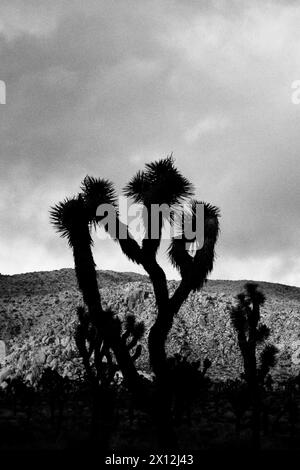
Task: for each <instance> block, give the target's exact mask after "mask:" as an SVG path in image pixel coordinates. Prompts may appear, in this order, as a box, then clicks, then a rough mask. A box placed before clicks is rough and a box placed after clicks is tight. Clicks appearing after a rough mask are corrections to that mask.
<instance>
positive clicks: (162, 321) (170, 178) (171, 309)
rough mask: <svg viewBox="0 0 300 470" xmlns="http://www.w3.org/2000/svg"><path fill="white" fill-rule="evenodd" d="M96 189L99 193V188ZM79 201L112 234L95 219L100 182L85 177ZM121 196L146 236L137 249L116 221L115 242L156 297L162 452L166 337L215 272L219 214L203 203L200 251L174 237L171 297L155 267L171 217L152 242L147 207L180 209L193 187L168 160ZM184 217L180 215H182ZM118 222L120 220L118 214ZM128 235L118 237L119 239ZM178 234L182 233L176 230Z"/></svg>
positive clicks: (153, 338)
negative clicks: (175, 275)
mask: <svg viewBox="0 0 300 470" xmlns="http://www.w3.org/2000/svg"><path fill="white" fill-rule="evenodd" d="M99 186H100V188H99ZM82 190H83V195H84V196H83V197H84V200H85V201H86V204H87V205H88V207H89V208H90V213H91V215H92V216H93V215H94V218H93V222H94V223H95V224H99V225H100V226H101V225H102V226H104V229H105V230H107V231H108V233H109V231H110V228H109V226H108V224H106V225H104V218H103V217H102V218H101V217H97V215H96V211H97V207H98V206H99V204H100V203H101V198H102V194H103V193H102V192H101V191H102V187H101V184H100V182H99V180H96V179H94V178H91V177H86V178H85V180H84V182H83V185H82ZM124 194H125V195H126V196H127V197H130V198H132V199H133V201H134V202H135V203H140V204H142V206H143V208H144V209H145V210H144V211H143V221H144V225H145V236H144V238H143V240H142V243H141V245H140V244H139V243H138V242H137V241H136V240H135V239H134V238H133V237H132V236H131V234H130V232H129V229H128V227H127V226H125V227H124V224H122V223H121V222H120V220H119V219H118V222H119V224H118V227H119V229H118V230H117V231H116V233H115V234H114V238H115V240H116V241H117V242H119V244H120V247H121V249H122V251H123V252H124V254H125V255H126V256H127V257H128V258H129V259H130V260H131V261H133V262H135V263H137V264H139V265H141V266H142V267H143V268H144V269H145V271H146V272H147V273H148V275H149V277H150V280H151V282H152V284H153V289H154V294H155V297H156V305H157V317H156V321H155V323H154V325H153V326H152V328H151V331H150V334H149V342H148V344H149V355H150V362H151V367H152V369H153V372H154V373H155V375H156V380H157V384H158V390H159V392H158V397H157V400H156V401H157V406H156V411H157V413H156V415H157V420H158V424H159V430H160V431H161V432H160V437H161V440H162V442H163V444H162V445H163V447H164V448H165V449H166V448H167V447H173V446H174V436H171V434H172V432H171V431H170V430H171V428H172V426H171V422H170V420H171V414H170V412H169V411H170V407H169V395H170V393H169V390H168V389H169V384H168V383H167V376H168V374H167V357H166V351H165V343H166V339H167V335H168V333H169V331H170V329H171V327H172V324H173V319H174V315H176V314H177V313H178V311H179V309H180V307H181V305H182V304H183V302H184V301H185V300H186V299H187V297H188V296H189V294H190V292H191V291H195V290H198V289H200V288H201V287H202V286H203V284H204V282H205V281H206V278H207V275H208V274H209V272H210V271H211V270H212V268H213V262H214V254H215V252H214V249H215V243H216V241H217V238H218V233H219V222H218V218H219V210H218V209H217V208H216V207H214V206H212V205H210V204H207V203H203V204H204V243H203V246H201V247H199V246H196V247H194V248H195V249H194V253H193V254H191V252H190V251H189V250H187V249H186V247H187V243H189V244H190V246H192V245H193V242H195V240H188V239H187V238H186V237H185V234H184V233H183V230H182V233H181V234H180V236H177V237H173V238H172V240H171V242H170V246H169V258H170V261H171V263H172V264H173V265H174V266H175V267H176V268H177V269H178V271H179V272H180V275H181V282H180V283H179V286H178V287H177V289H176V290H175V292H174V293H173V294H172V295H170V293H169V291H168V286H167V279H166V275H165V272H164V271H163V269H162V268H161V266H160V265H159V263H158V261H157V252H158V249H159V247H160V244H161V238H162V229H163V225H164V223H165V222H169V223H172V222H173V220H172V216H170V215H169V214H168V215H167V216H166V215H165V214H164V213H161V216H160V219H159V224H158V231H157V235H158V236H156V238H153V237H151V233H152V228H153V224H154V221H153V220H152V213H151V207H152V205H154V204H159V205H163V204H166V205H168V206H172V207H174V208H177V209H178V205H179V203H180V202H182V201H183V200H185V201H186V200H187V199H188V198H190V197H191V196H192V194H193V187H192V184H191V183H190V182H189V181H188V180H187V179H186V178H185V177H184V176H182V175H181V173H180V172H179V171H178V169H177V168H176V167H175V164H174V159H173V157H172V155H171V156H169V157H167V158H165V159H161V160H158V161H155V162H152V163H148V164H146V167H145V170H144V171H139V172H138V173H137V174H136V175H135V176H134V177H133V178H132V179H131V181H130V182H129V183H128V184H127V186H126V187H125V188H124ZM197 203H198V201H196V200H193V199H189V200H188V203H187V205H188V213H189V218H190V224H191V225H193V226H195V224H196V217H197V214H196V204H197ZM182 215H183V214H182ZM116 217H117V218H118V213H117V208H116ZM121 229H122V232H123V233H124V230H125V233H126V237H121V236H120V233H121ZM180 229H182V227H180Z"/></svg>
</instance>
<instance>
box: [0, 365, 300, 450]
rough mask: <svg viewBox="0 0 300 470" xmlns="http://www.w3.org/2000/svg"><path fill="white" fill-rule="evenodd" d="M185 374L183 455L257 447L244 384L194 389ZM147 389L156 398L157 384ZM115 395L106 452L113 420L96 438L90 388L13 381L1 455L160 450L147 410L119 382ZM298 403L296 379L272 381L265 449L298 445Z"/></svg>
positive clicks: (178, 422) (55, 379) (180, 410)
mask: <svg viewBox="0 0 300 470" xmlns="http://www.w3.org/2000/svg"><path fill="white" fill-rule="evenodd" d="M181 374H182V373H181ZM182 375H184V374H182ZM182 375H181V378H180V381H179V384H177V393H175V390H176V388H174V394H173V397H172V414H173V417H174V430H175V432H176V435H177V438H178V449H177V452H181V453H187V452H199V451H202V450H212V449H216V450H220V451H224V450H226V451H228V450H234V449H249V448H251V447H252V409H251V402H250V401H249V397H248V396H247V391H246V385H245V382H243V381H228V382H226V383H212V382H210V381H209V380H204V381H203V378H202V376H201V374H200V376H199V377H198V383H196V381H197V378H196V379H195V377H193V378H192V379H191V380H192V381H193V388H191V385H192V384H191V383H189V382H188V379H187V377H184V379H185V381H184V383H183V382H182V379H183V376H182ZM178 385H179V386H178ZM148 387H149V393H152V391H151V389H152V388H153V385H151V384H150V383H149V384H148ZM110 392H111V396H112V397H113V398H112V399H113V407H114V411H113V413H112V420H111V422H110V423H109V424H110V427H111V429H110V443H109V447H107V446H106V444H107V442H106V440H105V441H103V442H105V446H106V447H103V446H102V444H103V442H102V440H101V431H103V426H104V427H105V429H106V427H107V423H105V422H104V421H103V422H102V421H101V419H100V420H99V421H98V426H99V428H98V429H97V433H98V437H97V440H96V441H95V431H96V430H95V427H94V425H93V398H92V396H91V394H90V391H89V388H88V387H87V386H86V384H85V383H82V382H75V381H69V380H66V379H62V378H61V377H59V376H57V375H56V374H54V376H52V374H51V373H50V377H49V376H48V377H47V373H46V374H45V377H44V378H43V380H42V381H41V383H40V384H39V387H38V389H37V390H33V389H32V388H30V387H28V386H27V387H26V386H25V385H24V383H22V382H18V381H16V382H15V383H11V384H9V386H8V387H7V389H6V390H5V391H2V393H1V398H0V435H1V440H0V450H1V451H4V450H10V451H11V450H60V449H65V450H71V451H75V452H76V451H82V452H84V451H85V450H86V449H93V448H95V449H97V450H98V451H99V452H101V451H103V453H105V452H106V453H108V452H109V451H112V450H115V451H117V452H119V453H123V454H126V453H127V454H128V453H129V452H135V453H137V454H139V453H140V454H141V453H143V452H156V451H160V447H159V445H160V443H159V442H158V440H157V434H156V431H155V423H154V422H153V420H152V419H151V416H150V415H149V413H147V412H145V411H143V410H141V409H138V408H136V407H135V403H134V401H133V398H132V395H131V394H130V392H128V391H126V389H124V387H123V386H122V385H121V384H119V385H117V384H115V385H113V386H112V387H111V388H110ZM299 405H300V388H299V382H298V381H297V379H295V380H290V381H289V382H287V383H285V384H281V386H280V387H276V388H275V387H274V386H273V384H272V383H271V382H269V383H268V385H267V386H265V387H264V389H263V397H262V402H261V407H262V408H261V416H260V424H261V448H262V449H263V450H272V451H279V450H298V449H299V448H300V419H299V412H298V410H299ZM102 406H103V407H105V406H107V403H103V404H102ZM100 411H105V410H100ZM162 450H163V449H162ZM174 451H175V450H174Z"/></svg>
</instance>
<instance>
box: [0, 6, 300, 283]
mask: <svg viewBox="0 0 300 470" xmlns="http://www.w3.org/2000/svg"><path fill="white" fill-rule="evenodd" d="M299 24H300V5H299V2H296V1H295V2H292V1H290V2H289V1H287V0H286V1H272V2H261V1H257V2H255V1H251V2H249V1H248V2H247V3H246V2H243V1H241V0H238V1H204V0H203V1H201V2H200V1H199V0H187V1H182V0H159V1H157V0H149V1H148V0H118V1H117V0H109V1H108V0H102V1H101V0H94V1H92V0H85V1H77V0H68V1H67V0H65V1H64V0H59V1H58V0H7V1H5V0H0V79H1V80H3V81H5V83H6V87H7V103H6V104H5V105H4V104H1V105H0V179H1V181H0V272H1V273H5V274H13V273H19V272H27V271H37V270H48V269H57V268H61V267H67V266H72V265H73V263H72V254H71V251H70V250H69V249H68V248H67V246H66V242H65V241H64V240H60V239H59V238H58V236H57V235H56V234H55V232H54V230H53V228H52V227H51V226H50V224H49V213H48V211H49V207H50V206H51V205H53V204H54V203H56V202H57V201H59V200H61V199H63V198H64V197H65V196H67V195H72V194H74V193H76V192H77V191H78V189H79V185H80V181H81V180H82V179H83V177H84V176H85V175H86V174H90V175H94V176H101V177H106V178H110V179H112V180H113V181H114V182H115V183H116V187H117V189H118V190H120V189H121V188H122V187H123V186H124V185H125V184H126V183H127V181H128V179H129V178H130V177H131V176H132V175H133V174H134V173H135V172H136V171H137V170H138V169H140V168H141V167H143V165H144V163H145V162H148V161H151V160H153V159H157V158H160V157H163V156H166V155H168V154H170V153H171V152H173V154H174V157H175V159H176V162H177V165H178V167H179V168H180V169H181V171H182V172H183V173H185V175H186V176H188V177H189V178H190V179H191V180H192V181H193V183H194V185H195V187H196V191H197V196H198V197H199V198H200V199H202V200H206V201H209V202H211V203H213V204H215V205H218V206H219V207H220V208H221V213H222V219H221V224H222V225H221V226H222V232H221V236H220V240H219V243H218V247H217V259H216V263H215V269H214V272H213V274H212V277H213V278H222V279H256V280H266V281H273V282H280V283H286V284H292V285H298V286H300V246H299V245H300V224H299V217H298V214H299V203H300V189H299V176H300V158H299V157H300V132H299V128H300V104H299V105H297V104H294V103H293V101H292V93H293V89H292V84H293V82H294V81H295V80H300V29H299ZM164 248H165V247H164ZM95 258H96V262H97V266H98V268H99V269H114V270H120V271H121V270H127V271H128V270H137V268H136V267H135V266H134V265H133V264H131V263H130V262H128V261H127V260H126V259H125V257H124V256H123V255H122V254H121V253H120V250H119V249H118V247H117V246H116V245H114V244H113V243H112V242H108V241H106V242H103V241H101V240H99V239H96V242H95ZM161 262H162V263H163V265H164V266H167V261H166V256H165V254H164V252H163V250H162V252H161ZM167 272H168V276H169V277H174V276H175V272H174V271H172V269H170V268H167Z"/></svg>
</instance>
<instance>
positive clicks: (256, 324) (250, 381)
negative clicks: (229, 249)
mask: <svg viewBox="0 0 300 470" xmlns="http://www.w3.org/2000/svg"><path fill="white" fill-rule="evenodd" d="M244 289H245V291H244V292H242V293H240V294H239V295H238V296H237V305H235V306H233V307H232V308H231V310H230V317H231V321H232V324H233V327H234V329H235V330H236V332H237V338H238V345H239V348H240V351H241V354H242V358H243V363H244V378H245V380H246V383H247V387H248V392H249V399H250V402H251V405H252V409H253V413H252V433H253V434H252V437H253V445H254V447H255V448H256V449H258V448H259V447H260V415H261V392H262V388H263V385H264V382H265V378H266V377H267V375H268V373H269V372H270V369H271V368H272V367H274V365H275V362H276V353H277V348H276V347H275V346H274V345H272V344H270V343H266V340H267V339H268V338H269V335H270V330H269V328H268V327H267V326H266V325H265V324H263V323H261V319H260V308H261V306H262V305H263V304H264V302H265V296H264V294H263V293H262V292H261V291H259V290H258V285H257V284H255V283H246V284H245V286H244ZM258 346H261V347H262V350H261V353H260V356H259V360H258V358H257V349H258Z"/></svg>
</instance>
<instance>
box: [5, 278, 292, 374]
mask: <svg viewBox="0 0 300 470" xmlns="http://www.w3.org/2000/svg"><path fill="white" fill-rule="evenodd" d="M98 281H99V286H100V287H101V293H102V297H103V300H104V302H105V303H106V305H108V306H110V307H111V308H112V309H113V310H114V311H115V312H116V313H117V314H118V315H119V316H120V317H121V318H124V316H126V314H128V313H135V314H136V315H137V316H138V317H139V318H140V319H143V321H144V322H145V325H146V334H145V338H144V343H145V344H144V346H145V347H144V354H143V355H142V357H141V359H140V363H139V367H140V368H143V369H148V357H147V352H146V351H147V348H146V340H147V333H148V331H149V329H150V327H151V325H152V323H153V321H154V319H155V301H154V296H153V292H152V287H151V284H150V283H149V282H148V278H147V277H146V276H142V275H139V274H136V273H116V272H112V271H99V272H98ZM245 282H246V281H208V282H207V284H206V286H205V287H204V288H203V289H202V291H201V292H199V293H194V294H192V295H191V296H190V297H189V299H188V300H187V301H186V303H185V304H184V305H183V307H182V309H181V311H180V313H179V315H178V316H177V318H176V319H175V322H174V327H173V329H172V331H171V333H170V335H169V340H168V350H169V353H171V354H173V353H175V352H180V351H183V350H185V351H186V352H188V353H189V354H190V355H191V357H193V358H195V359H196V358H200V359H204V358H205V357H206V356H208V357H209V358H210V359H211V360H212V362H213V365H212V367H211V370H210V374H211V376H212V377H213V378H215V379H226V378H228V377H234V376H237V375H238V374H239V373H240V370H241V361H240V354H239V351H238V348H237V344H236V338H235V334H234V332H233V329H232V327H231V324H230V318H229V308H230V306H231V305H232V303H233V302H234V301H235V299H234V298H235V295H236V294H237V293H239V292H240V291H241V290H242V288H243V285H244V283H245ZM259 284H260V287H261V289H262V290H263V291H264V293H265V295H266V297H267V301H266V304H265V306H264V308H263V312H262V314H263V319H264V321H265V323H266V324H267V325H268V326H269V327H270V328H271V340H272V341H273V342H274V343H275V344H276V345H277V346H278V347H279V349H280V353H279V359H280V360H279V365H278V367H277V369H276V371H275V375H276V376H277V378H278V377H279V376H280V377H281V378H283V377H284V376H286V375H288V374H291V373H292V374H296V373H298V370H300V288H297V287H290V286H284V285H280V284H271V283H265V282H261V283H259ZM175 287H176V282H175V281H170V282H169V288H170V290H173V289H174V288H175ZM81 303H82V300H81V295H80V293H79V292H78V290H77V287H76V279H75V275H74V271H73V270H71V269H62V270H59V271H52V272H38V273H29V274H21V275H15V276H0V339H4V340H5V342H6V347H7V354H8V356H7V357H6V364H3V367H4V368H5V369H4V370H5V371H6V370H8V369H9V370H10V373H20V374H22V375H25V376H26V377H27V378H28V380H31V381H34V380H35V378H36V377H38V376H39V374H40V372H41V370H42V369H43V367H45V366H50V367H52V368H56V369H58V370H59V371H60V373H62V374H64V375H69V376H74V374H81V372H82V368H81V360H80V358H79V357H78V354H77V350H76V347H75V345H74V341H73V331H74V327H75V324H76V314H75V312H76V307H77V306H78V305H80V304H81ZM298 356H299V357H298ZM7 368H8V369H7ZM2 372H3V369H2Z"/></svg>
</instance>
